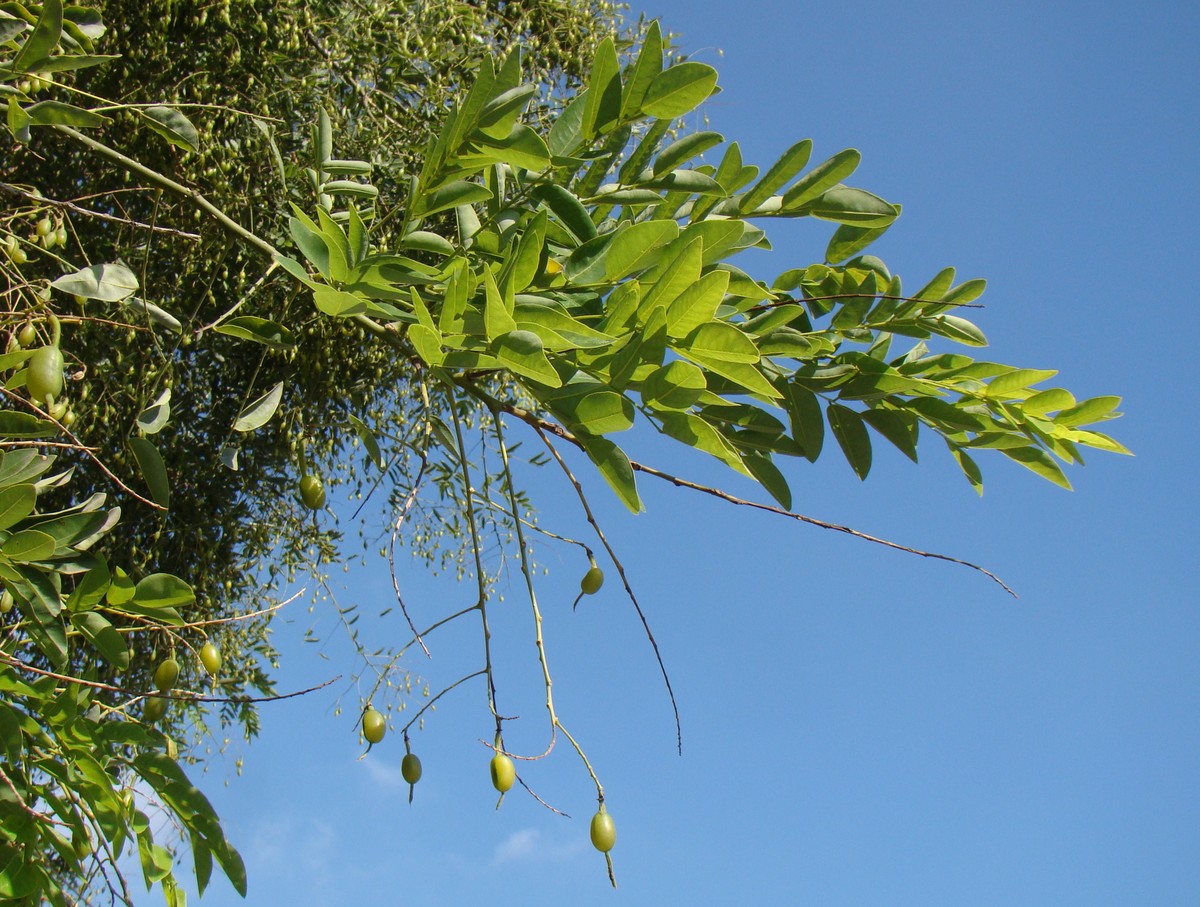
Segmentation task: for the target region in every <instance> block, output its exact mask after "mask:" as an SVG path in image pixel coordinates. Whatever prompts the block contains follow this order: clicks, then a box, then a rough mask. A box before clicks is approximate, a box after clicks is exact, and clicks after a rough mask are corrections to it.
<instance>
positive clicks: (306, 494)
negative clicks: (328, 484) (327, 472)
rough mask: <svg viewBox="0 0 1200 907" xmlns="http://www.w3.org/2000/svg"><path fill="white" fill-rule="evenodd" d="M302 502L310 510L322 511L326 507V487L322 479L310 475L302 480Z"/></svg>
mask: <svg viewBox="0 0 1200 907" xmlns="http://www.w3.org/2000/svg"><path fill="white" fill-rule="evenodd" d="M300 500H302V501H303V502H304V506H305V507H307V508H308V509H309V510H320V509H321V508H322V507H324V506H325V486H324V484H323V483H322V482H321V480H320V478H318V477H317V476H314V475H311V474H310V475H306V476H305V477H304V478H302V479H301V480H300Z"/></svg>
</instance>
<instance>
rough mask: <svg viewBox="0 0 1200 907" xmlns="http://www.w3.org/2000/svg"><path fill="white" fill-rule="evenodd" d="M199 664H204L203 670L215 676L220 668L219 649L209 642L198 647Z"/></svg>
mask: <svg viewBox="0 0 1200 907" xmlns="http://www.w3.org/2000/svg"><path fill="white" fill-rule="evenodd" d="M200 664H202V665H204V670H206V671H208V673H209V674H211V675H212V676H214V677H216V676H217V672H218V671H219V670H221V650H220V649H218V648H217V647H216V645H214V644H213V643H211V642H206V643H205V644H204V645H203V646H201V647H200Z"/></svg>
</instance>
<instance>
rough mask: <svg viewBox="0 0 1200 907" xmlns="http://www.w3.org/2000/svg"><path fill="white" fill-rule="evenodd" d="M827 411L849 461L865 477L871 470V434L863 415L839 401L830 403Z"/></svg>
mask: <svg viewBox="0 0 1200 907" xmlns="http://www.w3.org/2000/svg"><path fill="white" fill-rule="evenodd" d="M825 413H826V415H827V416H828V417H829V427H830V428H831V429H833V436H834V437H835V438H837V442H838V446H839V447H841V449H842V453H843V454H845V455H846V460H847V462H849V464H850V466H851V467H852V468H853V469H854V472H855V474H856V475H857V476H858V477H859V478H860V479H865V478H866V477H867V473H869V472H870V471H871V436H870V435H868V434H867V429H866V426H865V425H864V424H863V420H862V416H860V415H859V414H858V413H857V412H856V411H854V410H852V409H850V408H849V407H846V406H842V405H841V404H839V403H831V404H829V406H828V407H826V409H825Z"/></svg>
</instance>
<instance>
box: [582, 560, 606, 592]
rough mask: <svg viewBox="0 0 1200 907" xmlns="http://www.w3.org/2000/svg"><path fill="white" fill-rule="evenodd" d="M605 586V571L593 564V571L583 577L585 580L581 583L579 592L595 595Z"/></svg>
mask: <svg viewBox="0 0 1200 907" xmlns="http://www.w3.org/2000/svg"><path fill="white" fill-rule="evenodd" d="M603 585H604V571H603V570H601V569H600V568H599V567H597V566H596V565H595V564H593V565H592V567H591V569H590V570H588V572H587V573H585V574H584V575H583V579H581V580H580V581H579V591H580V592H582V593H583V594H584V595H595V594H596V593H597V592H599V591H600V587H601V586H603Z"/></svg>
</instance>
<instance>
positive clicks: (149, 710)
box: [142, 696, 169, 724]
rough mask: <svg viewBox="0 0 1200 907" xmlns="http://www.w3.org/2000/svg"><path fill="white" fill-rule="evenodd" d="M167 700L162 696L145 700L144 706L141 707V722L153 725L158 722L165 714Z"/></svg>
mask: <svg viewBox="0 0 1200 907" xmlns="http://www.w3.org/2000/svg"><path fill="white" fill-rule="evenodd" d="M168 702H169V700H167V699H164V698H163V697H162V696H151V697H149V698H148V699H147V700H146V704H145V705H143V706H142V721H146V722H149V723H150V724H153V723H154V722H156V721H158V720H159V719H160V718H162V717H163V715H165V714H167V703H168Z"/></svg>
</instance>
